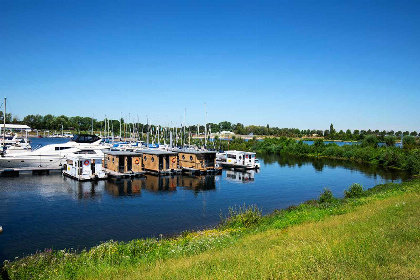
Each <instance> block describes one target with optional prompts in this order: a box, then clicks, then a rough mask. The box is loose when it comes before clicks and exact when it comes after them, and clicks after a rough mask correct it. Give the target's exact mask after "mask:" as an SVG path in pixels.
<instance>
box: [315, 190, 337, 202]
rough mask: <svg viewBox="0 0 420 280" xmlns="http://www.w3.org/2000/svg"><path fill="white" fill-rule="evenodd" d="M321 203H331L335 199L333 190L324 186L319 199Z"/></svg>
mask: <svg viewBox="0 0 420 280" xmlns="http://www.w3.org/2000/svg"><path fill="white" fill-rule="evenodd" d="M318 201H319V203H331V202H333V201H334V196H333V194H332V191H331V190H330V189H328V188H324V191H323V192H322V193H321V195H320V196H319V199H318Z"/></svg>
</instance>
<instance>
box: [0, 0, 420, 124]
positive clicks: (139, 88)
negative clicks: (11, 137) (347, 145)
mask: <svg viewBox="0 0 420 280" xmlns="http://www.w3.org/2000/svg"><path fill="white" fill-rule="evenodd" d="M419 12H420V1H338V0H337V1H244V0H242V1H229V0H224V1H215V0H212V1H175V0H171V1H159V0H156V1H141V0H138V1H117V0H113V1H104V0H98V1H89V0H87V1H86V0H85V1H77V0H73V1H64V0H53V1H47V0H43V1H37V0H27V1H21V0H11V1H9V0H0V97H3V96H4V97H7V111H8V112H11V113H12V114H13V115H14V116H18V117H20V118H21V119H22V118H23V117H24V116H26V115H28V114H41V115H45V114H53V115H62V114H64V115H67V116H76V115H79V116H94V117H95V118H96V119H103V118H105V115H106V116H108V117H110V118H119V117H120V116H123V117H124V118H125V119H126V120H128V118H129V116H130V118H131V119H135V120H137V118H138V119H139V121H140V122H142V123H145V122H146V118H149V120H150V122H152V123H155V124H161V125H171V124H172V125H175V124H177V125H179V124H180V123H181V122H182V121H183V119H184V113H185V123H186V124H188V125H193V124H198V123H200V124H204V123H205V121H207V122H213V123H219V122H221V121H225V120H227V121H230V122H232V123H242V124H245V125H250V124H255V125H267V124H269V125H270V126H278V127H293V128H300V129H328V128H329V125H330V124H331V123H333V124H334V128H335V129H338V130H339V129H343V130H346V129H352V130H354V129H373V130H375V129H380V130H384V129H385V130H391V129H393V130H395V131H397V130H409V131H413V130H416V131H420V110H419V105H420V51H419V50H420V17H419V16H418V14H419ZM2 109H3V107H2ZM206 112H207V114H206ZM137 116H138V117H137Z"/></svg>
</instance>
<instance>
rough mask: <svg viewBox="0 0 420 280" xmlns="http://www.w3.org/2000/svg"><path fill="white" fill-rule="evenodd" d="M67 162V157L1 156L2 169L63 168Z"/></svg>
mask: <svg viewBox="0 0 420 280" xmlns="http://www.w3.org/2000/svg"><path fill="white" fill-rule="evenodd" d="M65 163H66V159H65V158H64V157H47V156H33V157H19V158H17V157H2V158H0V169H5V168H22V167H45V168H61V167H62V166H63V164H65Z"/></svg>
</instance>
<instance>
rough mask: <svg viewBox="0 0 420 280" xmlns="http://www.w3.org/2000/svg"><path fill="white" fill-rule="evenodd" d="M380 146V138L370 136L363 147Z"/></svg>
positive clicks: (363, 142) (363, 143) (366, 138)
mask: <svg viewBox="0 0 420 280" xmlns="http://www.w3.org/2000/svg"><path fill="white" fill-rule="evenodd" d="M377 146H378V138H376V136H375V135H368V136H366V137H365V139H363V141H362V147H375V148H376V147H377Z"/></svg>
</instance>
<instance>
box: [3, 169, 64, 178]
mask: <svg viewBox="0 0 420 280" xmlns="http://www.w3.org/2000/svg"><path fill="white" fill-rule="evenodd" d="M62 170H63V168H47V167H19V168H6V169H0V177H19V174H20V173H32V175H49V174H50V172H61V171H62Z"/></svg>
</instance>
